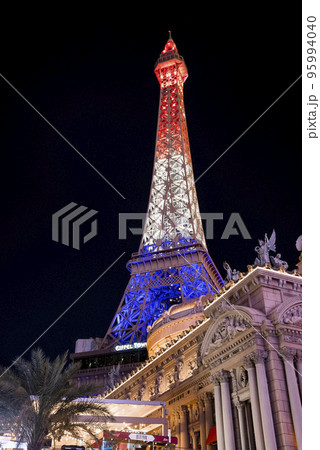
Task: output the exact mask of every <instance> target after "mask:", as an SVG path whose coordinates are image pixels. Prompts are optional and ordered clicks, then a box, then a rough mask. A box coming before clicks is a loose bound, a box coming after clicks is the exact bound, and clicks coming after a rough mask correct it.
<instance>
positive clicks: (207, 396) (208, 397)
mask: <svg viewBox="0 0 320 450" xmlns="http://www.w3.org/2000/svg"><path fill="white" fill-rule="evenodd" d="M212 399H213V395H212V393H211V392H205V393H204V394H203V401H204V403H207V402H211V401H212Z"/></svg>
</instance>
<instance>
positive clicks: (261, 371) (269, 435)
mask: <svg viewBox="0 0 320 450" xmlns="http://www.w3.org/2000/svg"><path fill="white" fill-rule="evenodd" d="M267 355H268V353H267V352H266V351H257V352H255V353H254V355H253V359H254V362H255V365H256V374H257V384H258V393H259V402H260V411H261V419H262V429H263V436H264V442H265V446H266V448H267V449H268V450H277V441H276V435H275V430H274V423H273V417H272V410H271V403H270V395H269V389H268V381H267V375H266V368H265V363H264V361H265V359H266V357H267Z"/></svg>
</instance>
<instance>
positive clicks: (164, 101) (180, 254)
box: [102, 31, 223, 348]
mask: <svg viewBox="0 0 320 450" xmlns="http://www.w3.org/2000/svg"><path fill="white" fill-rule="evenodd" d="M155 75H156V77H157V79H158V81H159V84H160V102H159V110H158V125H157V134H156V145H155V156H154V166H153V176H152V183H151V189H150V197H149V205H148V210H147V216H146V221H145V226H144V232H143V236H142V239H141V243H140V247H139V251H138V253H135V254H133V255H132V257H131V260H130V261H129V262H128V264H127V268H128V270H129V271H130V273H131V277H130V281H129V283H128V286H127V288H126V290H125V293H124V295H123V298H122V300H121V303H120V305H119V307H118V310H117V312H116V314H115V317H114V319H113V321H112V322H111V325H110V327H109V329H108V332H107V334H106V336H105V338H104V340H103V343H102V348H111V347H113V348H114V347H115V346H116V345H119V344H124V345H127V344H134V343H140V342H146V340H147V336H148V329H149V327H150V326H152V324H153V323H154V322H155V321H156V320H157V319H159V318H160V317H161V315H162V314H163V313H164V312H165V311H167V310H168V309H169V308H170V307H171V306H172V305H174V304H177V303H188V302H189V301H191V300H192V301H195V300H197V299H199V298H200V297H203V296H207V295H210V294H213V293H215V292H218V291H219V289H220V288H221V287H222V286H223V281H222V278H221V276H220V274H219V272H218V270H217V268H216V266H215V265H214V263H213V262H212V260H211V258H210V256H209V254H208V251H207V246H206V242H205V237H204V232H203V228H202V222H201V217H200V210H199V205H198V199H197V194H196V188H195V181H194V175H193V168H192V161H191V154H190V146H189V137H188V129H187V123H186V115H185V107H184V98H183V86H184V82H185V80H186V79H187V77H188V71H187V66H186V64H185V62H184V59H183V57H182V56H181V55H179V53H178V49H177V46H176V44H175V42H174V41H173V40H172V38H171V32H170V31H169V39H168V41H167V43H166V44H165V47H164V49H163V51H162V52H161V54H160V56H159V59H158V61H157V62H156V65H155Z"/></svg>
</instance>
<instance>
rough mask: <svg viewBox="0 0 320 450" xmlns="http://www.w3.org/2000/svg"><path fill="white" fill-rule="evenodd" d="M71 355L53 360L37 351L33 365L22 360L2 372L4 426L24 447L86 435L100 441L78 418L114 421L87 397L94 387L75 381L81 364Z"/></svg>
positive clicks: (0, 394)
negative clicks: (66, 437)
mask: <svg viewBox="0 0 320 450" xmlns="http://www.w3.org/2000/svg"><path fill="white" fill-rule="evenodd" d="M67 355H68V354H67V353H64V354H63V355H61V356H58V357H56V358H55V359H54V360H53V361H51V360H50V359H49V358H48V357H46V356H45V355H44V353H43V351H42V350H41V349H37V350H33V351H32V352H31V358H30V361H28V360H25V359H22V358H20V359H18V360H17V361H16V362H15V364H14V365H13V366H12V368H10V369H6V370H1V371H0V421H1V423H2V426H3V427H5V428H6V430H8V431H9V430H10V431H12V432H13V433H14V434H15V436H16V437H17V439H18V441H19V442H27V444H28V450H41V449H42V448H43V446H44V443H45V440H46V439H47V438H48V437H52V438H53V439H54V440H60V438H61V437H62V436H63V435H64V434H65V433H69V434H71V435H72V436H73V437H75V438H80V436H81V434H82V432H83V431H85V432H86V433H87V435H89V436H90V437H91V438H93V439H95V440H96V441H97V436H96V435H95V431H94V426H93V421H92V422H89V423H88V422H87V423H79V422H76V421H75V420H74V416H78V415H80V414H85V415H89V416H94V415H98V416H103V417H104V418H105V420H106V422H107V421H108V422H110V421H112V416H111V415H110V414H109V412H108V410H107V409H106V408H105V405H104V404H103V403H102V402H100V403H99V400H97V401H94V402H92V401H90V399H88V398H86V397H87V396H88V395H90V394H93V392H94V389H93V386H81V387H78V386H77V384H76V383H74V382H72V381H71V380H72V378H73V377H74V375H75V374H76V373H77V372H78V370H79V364H78V363H70V364H68V356H67ZM1 374H2V375H1ZM76 399H78V400H77V401H75V400H76Z"/></svg>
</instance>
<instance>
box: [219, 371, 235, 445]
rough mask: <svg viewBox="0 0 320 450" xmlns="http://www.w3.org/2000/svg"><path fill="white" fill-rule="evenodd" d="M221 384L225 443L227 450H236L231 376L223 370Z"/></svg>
mask: <svg viewBox="0 0 320 450" xmlns="http://www.w3.org/2000/svg"><path fill="white" fill-rule="evenodd" d="M220 383H221V400H222V416H223V430H224V442H225V446H226V449H227V450H235V449H236V445H235V439H234V428H233V417H232V409H231V398H230V388H229V374H228V372H226V371H224V370H222V371H221V372H220Z"/></svg>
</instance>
